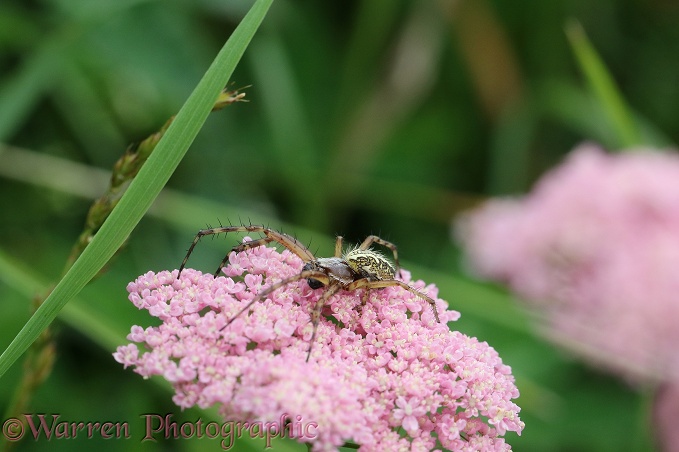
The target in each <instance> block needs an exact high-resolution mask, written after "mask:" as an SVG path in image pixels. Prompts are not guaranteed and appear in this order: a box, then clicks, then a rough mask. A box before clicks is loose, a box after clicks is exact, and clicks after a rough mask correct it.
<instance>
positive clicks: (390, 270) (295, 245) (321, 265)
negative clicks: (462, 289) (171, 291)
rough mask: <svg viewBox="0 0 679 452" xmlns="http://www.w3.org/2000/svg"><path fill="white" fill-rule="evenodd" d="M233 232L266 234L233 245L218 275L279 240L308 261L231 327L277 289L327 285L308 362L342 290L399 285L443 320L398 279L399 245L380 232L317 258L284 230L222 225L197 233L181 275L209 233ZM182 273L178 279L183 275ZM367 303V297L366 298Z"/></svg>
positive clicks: (317, 307) (317, 309) (261, 295)
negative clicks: (237, 256)
mask: <svg viewBox="0 0 679 452" xmlns="http://www.w3.org/2000/svg"><path fill="white" fill-rule="evenodd" d="M229 232H257V233H260V234H262V235H263V237H262V238H260V239H255V240H250V241H247V242H244V243H242V244H240V245H238V246H235V247H233V249H231V251H229V252H228V253H227V254H226V256H225V257H224V259H223V260H222V262H221V263H220V265H219V268H217V271H216V272H215V277H216V276H217V275H218V274H219V272H220V271H221V269H222V267H223V266H224V265H225V264H226V261H227V260H228V259H229V255H230V254H231V253H232V252H240V251H244V250H247V249H250V248H254V247H257V246H261V245H265V244H267V243H270V242H276V243H278V244H280V245H282V246H284V247H285V248H287V249H288V250H290V252H292V253H294V254H296V255H297V256H299V258H300V259H302V261H303V262H304V267H303V268H302V271H301V272H300V273H299V274H297V275H295V276H291V277H289V278H285V279H283V280H281V281H278V282H277V283H274V284H272V285H271V286H269V287H268V288H267V289H265V290H263V291H262V292H260V293H259V294H258V295H257V296H256V297H255V298H254V299H253V300H252V301H250V302H249V303H248V304H247V305H246V306H245V307H244V308H243V309H242V310H241V311H240V312H238V313H237V314H236V315H234V316H233V317H232V318H231V319H230V320H229V321H228V322H227V323H226V325H225V327H224V328H226V327H227V326H229V325H230V324H231V322H233V321H234V320H235V319H236V318H238V316H240V315H241V314H242V313H244V312H246V311H247V310H248V309H250V307H251V306H252V305H253V304H254V303H256V302H258V301H260V300H265V299H266V297H267V296H268V295H269V294H270V293H272V292H273V291H275V290H277V289H279V288H281V287H283V286H285V285H287V284H289V283H292V282H294V281H299V280H302V279H306V281H307V283H308V284H309V287H311V288H312V289H320V288H321V287H326V290H325V292H324V293H323V295H322V296H321V297H320V298H319V299H318V301H317V302H316V304H315V305H314V308H313V310H312V312H311V323H312V325H313V332H312V334H311V344H310V345H309V352H308V354H307V361H308V360H309V356H311V348H312V346H313V343H314V339H315V338H316V329H317V327H318V323H319V321H320V318H321V311H322V309H323V306H325V304H326V303H327V301H328V299H329V298H330V297H331V296H332V295H333V294H335V293H337V292H338V291H339V290H346V291H353V290H356V289H366V292H365V296H367V294H368V291H369V290H370V289H381V288H384V287H390V286H399V287H402V288H404V289H405V290H407V291H409V292H411V293H413V294H414V295H417V296H418V297H420V298H422V299H423V300H425V301H426V302H427V303H429V304H430V305H431V307H432V309H433V311H434V317H436V321H437V322H438V321H439V317H438V311H437V310H436V302H435V301H434V300H433V299H432V298H431V297H429V296H428V295H425V294H423V293H422V292H420V291H418V290H417V289H415V288H414V287H411V286H409V285H408V284H406V283H404V282H403V281H399V280H397V279H395V277H396V275H397V273H398V270H399V263H398V252H397V248H396V245H394V244H393V243H391V242H388V241H386V240H384V239H381V238H380V237H378V236H376V235H370V236H368V237H367V238H366V239H365V240H364V241H363V243H361V244H360V245H359V246H358V247H357V248H354V249H352V250H351V251H348V252H347V253H346V254H344V255H342V237H341V236H338V237H337V240H336V241H335V255H334V256H333V257H320V258H316V257H315V256H314V255H313V254H312V253H311V251H309V250H308V249H307V248H306V247H305V246H304V245H303V244H302V243H301V242H300V241H299V240H297V239H296V238H294V237H291V236H289V235H287V234H284V233H282V232H278V231H274V230H273V229H269V228H267V227H264V226H256V225H249V226H226V227H219V228H210V229H202V230H200V231H198V234H196V238H195V239H194V240H193V243H191V246H190V247H189V250H188V252H187V253H186V257H184V261H183V262H182V264H181V266H180V267H179V275H181V272H182V270H183V269H184V267H185V266H186V262H187V261H188V259H189V256H190V255H191V253H192V252H193V249H194V247H195V246H196V244H197V243H198V241H199V240H200V239H201V237H203V236H205V235H213V234H221V233H229ZM373 243H376V244H379V245H382V246H384V247H386V248H389V249H390V250H391V252H392V253H393V255H394V264H392V263H391V262H390V261H389V260H388V259H387V258H386V257H384V256H383V255H382V254H380V253H378V252H377V251H374V250H372V249H370V246H371V245H372V244H373ZM179 275H178V276H177V278H179ZM364 302H365V299H364Z"/></svg>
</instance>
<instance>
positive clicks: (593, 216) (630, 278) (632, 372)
mask: <svg viewBox="0 0 679 452" xmlns="http://www.w3.org/2000/svg"><path fill="white" fill-rule="evenodd" d="M458 226H459V228H458V233H459V236H460V238H461V240H462V242H463V245H464V247H465V248H466V252H467V254H468V257H469V263H470V265H471V267H472V269H473V270H474V271H475V272H476V273H477V274H479V275H480V276H483V277H486V278H490V279H495V280H498V281H502V282H505V283H507V284H508V285H509V286H510V287H511V288H512V289H513V290H514V291H516V292H517V293H518V294H519V295H520V296H521V297H524V298H525V299H526V300H529V301H530V302H531V303H532V304H533V305H534V306H535V307H538V308H539V310H540V312H542V313H543V314H544V315H545V316H546V318H547V321H548V324H549V332H548V334H550V335H551V336H552V337H554V338H555V339H556V340H558V341H560V342H564V343H566V344H567V345H568V346H570V347H571V348H574V349H576V350H577V351H578V352H582V353H583V354H584V355H586V356H588V357H589V358H590V359H592V360H594V361H595V362H597V363H598V364H603V365H605V366H607V367H608V368H610V369H613V370H615V371H618V372H620V373H622V374H624V375H625V376H626V377H636V378H651V379H653V380H656V379H668V378H669V379H673V380H675V381H676V379H677V377H679V328H678V327H677V320H678V319H679V156H677V155H676V154H671V153H661V152H654V151H650V150H640V152H630V153H625V154H618V155H607V154H606V153H604V152H603V151H602V150H600V149H599V148H597V147H595V146H593V145H583V146H581V147H579V148H577V149H576V150H574V151H573V152H572V154H571V155H570V156H569V157H568V159H567V160H566V162H565V163H564V164H562V165H561V166H560V167H558V168H556V169H555V170H553V171H551V172H550V173H548V174H547V175H545V176H544V177H543V178H542V179H541V180H540V181H539V182H538V183H537V185H536V186H535V188H534V189H533V191H532V192H531V193H530V194H529V195H527V196H526V197H525V198H523V199H505V200H493V201H490V202H488V203H487V204H485V205H484V206H482V207H481V208H480V209H478V210H476V211H474V212H472V213H470V214H468V215H467V216H466V217H465V218H463V219H462V220H461V222H460V223H459V224H458Z"/></svg>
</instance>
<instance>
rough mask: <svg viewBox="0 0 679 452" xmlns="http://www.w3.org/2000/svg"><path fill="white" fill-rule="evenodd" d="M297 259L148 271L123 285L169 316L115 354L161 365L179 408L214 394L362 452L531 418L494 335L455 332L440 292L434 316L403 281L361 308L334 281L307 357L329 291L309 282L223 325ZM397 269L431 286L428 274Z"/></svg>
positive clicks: (138, 367) (230, 410) (258, 254)
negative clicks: (481, 337)
mask: <svg viewBox="0 0 679 452" xmlns="http://www.w3.org/2000/svg"><path fill="white" fill-rule="evenodd" d="M301 269H302V262H301V260H300V259H299V258H298V257H297V256H295V255H294V254H292V253H290V252H288V251H287V250H285V251H283V252H282V253H279V252H278V251H276V249H275V248H269V247H258V248H254V249H251V250H248V251H245V252H242V253H237V254H236V253H234V254H232V255H231V256H230V258H229V265H227V267H225V268H224V274H225V275H226V276H220V277H217V278H214V277H213V276H211V275H206V274H202V273H201V272H199V271H196V270H192V269H185V270H184V271H183V272H182V275H181V278H180V279H177V271H176V270H175V271H173V272H169V271H163V272H160V273H157V274H156V273H151V272H149V273H147V274H145V275H142V276H140V277H139V278H138V279H137V280H136V281H134V282H132V283H130V284H129V285H128V287H127V289H128V291H129V293H130V295H129V298H130V301H132V303H134V304H135V306H137V307H139V308H140V309H146V310H148V311H149V313H151V314H152V315H154V316H156V317H158V318H159V319H160V320H161V321H162V322H163V323H162V324H161V325H159V326H157V327H148V328H146V329H144V328H142V327H140V326H133V327H132V329H131V332H130V334H129V335H128V339H129V340H130V341H132V342H133V343H131V344H128V345H123V346H120V347H118V350H117V352H116V353H114V357H115V359H116V360H117V361H118V362H120V363H122V364H123V365H124V366H125V367H133V368H134V371H135V372H137V373H139V374H141V375H143V376H144V377H149V376H151V375H162V376H163V377H164V378H165V379H167V380H168V381H170V382H171V383H172V385H173V386H174V388H175V396H174V399H173V400H174V402H175V403H177V404H178V405H179V406H181V407H182V408H188V407H191V406H194V405H197V406H199V407H202V408H206V407H210V406H213V405H218V406H219V407H220V412H221V414H222V415H223V416H224V417H225V418H226V419H229V420H258V421H276V420H278V419H279V418H280V417H281V416H289V417H290V418H291V419H292V420H294V419H295V418H299V419H303V420H304V421H305V422H313V423H315V424H317V425H318V430H317V435H316V436H315V437H314V438H309V437H304V436H300V437H298V440H299V441H303V442H313V445H314V450H335V449H336V448H337V447H339V446H340V445H342V444H343V443H345V442H346V441H353V442H355V443H357V444H360V445H361V448H360V450H362V451H383V450H431V449H433V448H435V447H437V446H438V447H445V448H447V449H450V450H469V451H472V450H474V451H477V450H510V448H509V446H508V445H507V444H506V443H505V442H504V439H503V438H502V436H503V435H504V434H505V433H506V432H507V431H514V432H517V433H519V434H520V432H521V430H522V429H523V422H521V420H520V419H519V414H518V413H519V407H518V406H517V405H516V404H515V403H513V402H512V399H515V398H516V397H518V395H519V392H518V390H517V388H516V386H515V385H514V377H513V376H512V374H511V369H510V368H509V367H508V366H506V365H504V364H503V363H502V361H501V359H500V357H499V356H498V354H497V352H496V351H495V350H494V349H493V348H491V347H490V346H489V345H488V344H487V343H485V342H479V341H478V340H476V339H475V338H470V337H468V336H465V335H464V334H461V333H459V332H456V331H450V330H449V329H448V327H447V325H446V323H445V322H449V321H453V320H457V318H459V313H458V312H456V311H452V310H447V309H446V308H447V303H446V302H444V301H442V300H437V306H438V310H439V315H440V318H441V321H442V322H444V323H437V322H436V321H435V319H434V315H433V312H432V310H431V309H430V307H429V305H428V304H427V303H426V302H425V301H423V300H420V299H419V298H417V297H416V296H414V295H413V294H411V293H410V292H408V291H406V290H404V289H402V288H400V287H388V288H385V289H380V290H373V291H371V294H370V297H369V299H368V302H367V303H366V305H365V306H362V307H361V295H362V293H363V292H362V291H360V290H359V291H356V292H340V293H338V294H336V295H334V296H333V297H331V298H330V300H329V304H328V306H326V308H325V311H324V317H322V319H321V323H320V324H319V327H318V333H317V337H316V339H315V343H314V345H313V352H312V356H311V360H310V361H309V362H305V360H306V354H307V350H308V347H309V340H310V338H311V330H312V326H311V323H310V316H309V314H310V310H311V309H312V306H313V305H314V303H315V302H316V300H317V299H318V298H319V297H320V296H321V294H322V293H323V290H324V289H323V288H321V289H317V290H311V289H310V288H309V286H308V284H307V283H306V281H298V282H295V283H292V284H289V285H288V286H286V287H283V288H281V289H279V290H277V291H275V292H273V293H272V294H271V295H270V296H269V297H268V298H267V299H266V300H265V301H263V302H261V303H257V304H255V305H254V306H253V307H252V309H251V311H250V312H249V314H243V315H241V316H240V317H239V318H238V319H236V320H235V321H234V322H233V323H232V324H230V325H229V326H228V327H227V328H224V329H222V328H223V327H224V325H225V324H226V322H227V321H228V320H229V319H231V317H232V316H233V315H234V314H236V313H237V312H239V310H240V309H241V308H242V306H244V304H245V303H247V302H248V301H249V300H252V299H253V298H254V297H255V296H256V294H257V293H258V292H259V291H261V290H262V289H263V288H266V287H267V286H268V285H269V284H271V283H273V282H276V281H278V280H280V279H282V278H285V277H288V276H291V275H295V274H297V273H299V272H300V271H301ZM402 276H403V279H404V281H406V282H407V283H409V284H412V285H413V286H415V287H417V288H419V289H420V290H422V291H423V292H425V293H427V294H428V295H430V296H431V297H433V298H436V294H437V289H436V288H435V287H434V286H433V285H429V286H425V284H424V283H423V282H422V281H416V282H412V281H410V274H409V273H408V272H407V271H403V272H402ZM325 316H332V317H334V319H336V322H335V323H333V322H331V321H330V320H328V319H327V318H326V317H325ZM336 323H339V324H336ZM137 344H139V345H137ZM434 434H436V436H434ZM436 437H438V442H437V438H436Z"/></svg>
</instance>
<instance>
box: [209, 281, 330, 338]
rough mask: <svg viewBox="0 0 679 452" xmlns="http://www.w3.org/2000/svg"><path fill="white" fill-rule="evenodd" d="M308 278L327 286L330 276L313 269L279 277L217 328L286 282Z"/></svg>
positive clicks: (229, 323)
mask: <svg viewBox="0 0 679 452" xmlns="http://www.w3.org/2000/svg"><path fill="white" fill-rule="evenodd" d="M309 278H312V279H315V280H317V281H320V282H322V283H323V285H325V286H328V285H329V284H330V278H329V277H328V275H326V274H325V273H323V272H319V271H315V270H305V271H303V272H301V273H299V274H297V275H295V276H290V277H289V278H285V279H281V280H280V281H278V282H277V283H275V284H272V285H270V286H269V287H267V288H266V289H264V290H263V291H261V292H260V293H258V294H257V296H256V297H255V298H253V299H252V300H250V301H249V302H248V304H246V305H245V307H244V308H243V309H241V310H240V311H238V312H237V313H236V315H234V316H233V317H231V318H230V319H229V320H228V321H227V322H226V324H225V325H224V326H223V327H221V328H220V329H219V331H221V330H223V329H224V328H226V327H227V326H229V325H231V323H233V321H234V320H236V319H237V318H238V317H240V315H241V314H243V313H244V312H245V311H248V310H249V309H250V308H251V307H252V305H253V304H255V303H257V302H258V301H262V300H266V297H268V296H269V294H271V293H272V292H274V291H276V290H278V289H280V288H281V287H283V286H285V285H287V284H290V283H292V282H295V281H299V280H301V279H309ZM335 292H336V290H335ZM326 298H327V297H326Z"/></svg>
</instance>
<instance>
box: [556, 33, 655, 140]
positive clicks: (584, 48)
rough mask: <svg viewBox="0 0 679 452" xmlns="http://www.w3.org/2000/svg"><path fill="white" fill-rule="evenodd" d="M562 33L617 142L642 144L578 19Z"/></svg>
mask: <svg viewBox="0 0 679 452" xmlns="http://www.w3.org/2000/svg"><path fill="white" fill-rule="evenodd" d="M566 34H567V35H568V39H569V41H570V44H571V47H572V48H573V52H574V53H575V57H576V58H577V60H578V63H579V64H580V69H581V70H582V71H583V73H584V74H585V77H586V78H587V82H588V83H589V85H590V89H591V90H592V92H593V93H594V95H595V96H596V98H597V100H598V101H599V102H600V104H601V106H602V108H603V110H604V112H605V113H606V115H607V117H608V120H609V121H610V125H611V127H612V129H613V132H614V133H615V135H616V137H617V141H618V144H619V145H620V146H621V147H623V148H630V147H634V146H639V145H640V144H642V141H643V140H642V138H641V134H640V132H639V129H638V127H637V124H636V123H635V121H634V119H633V115H632V113H631V111H630V109H629V107H628V105H627V103H626V102H625V99H624V98H623V97H622V95H621V94H620V91H619V90H618V87H617V86H616V84H615V80H613V77H612V76H611V74H610V73H609V72H608V69H607V68H606V65H605V64H604V62H603V61H602V60H601V57H600V56H599V55H598V54H597V52H596V50H595V49H594V47H593V46H592V44H591V42H590V41H589V39H588V38H587V34H586V33H585V30H583V28H582V26H581V25H580V23H579V22H576V21H572V22H570V23H569V24H568V25H567V26H566Z"/></svg>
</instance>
